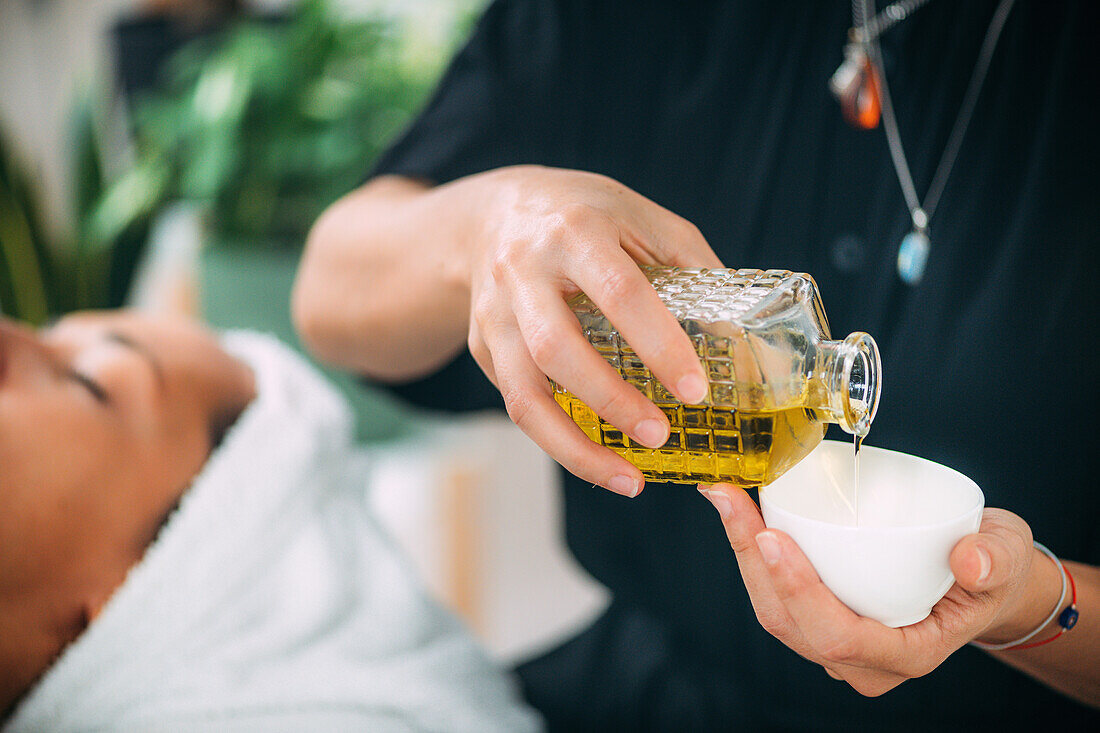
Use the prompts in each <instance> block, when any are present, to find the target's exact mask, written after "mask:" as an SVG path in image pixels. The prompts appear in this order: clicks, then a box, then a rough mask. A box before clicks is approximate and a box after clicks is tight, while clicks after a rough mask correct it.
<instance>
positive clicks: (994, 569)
mask: <svg viewBox="0 0 1100 733" xmlns="http://www.w3.org/2000/svg"><path fill="white" fill-rule="evenodd" d="M700 490H701V491H702V492H703V493H704V495H706V496H707V498H708V499H710V501H711V503H712V504H714V505H715V507H716V508H717V509H718V511H719V513H720V514H721V515H722V523H723V524H724V525H725V527H726V535H727V536H728V537H729V541H730V545H732V547H733V550H734V552H735V553H736V555H737V564H738V565H739V566H740V569H741V577H742V578H744V581H745V587H746V588H747V589H748V591H749V596H750V597H751V599H752V604H753V608H754V609H755V611H756V617H757V619H758V620H759V621H760V623H761V625H762V626H763V627H764V628H765V629H766V630H767V631H768V632H769V633H771V634H772V635H773V636H775V637H776V638H777V639H779V640H780V641H782V642H783V643H784V644H786V645H787V646H789V647H790V648H791V649H793V650H794V651H796V652H798V653H799V654H801V655H802V656H803V657H805V658H806V659H809V660H810V661H812V662H816V663H817V664H820V665H821V666H822V667H824V668H825V671H826V672H827V673H828V674H829V676H831V677H833V678H834V679H838V680H844V681H845V682H847V683H848V684H850V685H851V686H852V687H853V688H855V689H856V690H857V691H858V692H860V693H861V694H863V695H870V696H874V695H881V694H883V693H885V692H887V691H889V690H891V689H893V688H894V687H897V686H898V685H899V684H901V683H902V682H904V681H905V680H907V679H911V678H914V677H920V676H922V675H925V674H928V673H929V672H931V671H932V670H934V669H935V668H936V667H938V666H939V665H940V664H941V663H942V662H943V660H945V659H946V658H947V657H948V656H949V655H951V654H952V653H953V652H954V651H955V650H956V649H958V648H959V647H961V646H963V645H964V644H966V643H968V642H970V641H971V640H973V639H975V638H979V637H981V639H982V640H983V641H990V642H996V641H1007V640H1009V639H1014V638H1018V636H1020V635H1022V634H1026V633H1027V632H1028V631H1029V630H1030V629H1032V628H1034V627H1035V626H1036V625H1037V624H1038V623H1040V622H1041V621H1042V616H1043V615H1044V614H1045V613H1047V612H1048V611H1049V609H1050V608H1051V606H1052V605H1053V603H1054V600H1055V598H1056V596H1055V597H1054V598H1050V599H1049V600H1040V599H1038V596H1040V595H1041V596H1043V597H1044V598H1045V595H1046V592H1047V586H1050V584H1051V583H1056V582H1057V581H1056V580H1053V579H1051V578H1049V577H1047V573H1046V572H1045V570H1044V571H1043V577H1042V578H1039V579H1036V578H1031V577H1030V576H1031V575H1032V559H1033V557H1034V550H1033V547H1032V540H1031V529H1030V528H1029V527H1028V525H1027V523H1026V522H1024V521H1023V520H1022V519H1020V517H1018V516H1016V515H1015V514H1012V513H1011V512H1007V511H1004V510H1001V509H986V510H985V514H984V516H983V519H982V524H981V527H980V529H979V531H978V534H973V535H969V536H967V537H965V538H963V539H962V540H960V541H959V543H958V544H957V545H956V546H955V548H954V550H952V552H951V560H950V562H951V570H952V572H954V574H955V579H956V583H955V585H953V586H952V587H951V590H949V591H948V592H947V595H946V596H944V597H943V599H942V600H941V601H940V602H939V603H937V604H936V606H935V607H934V608H933V609H932V613H931V615H930V616H928V618H926V619H924V620H923V621H921V622H919V623H916V624H913V625H911V626H905V627H902V628H898V629H893V628H889V627H887V626H884V625H882V624H880V623H879V622H877V621H873V620H871V619H869V618H865V617H862V616H859V615H857V614H855V613H854V612H853V611H851V610H850V609H849V608H848V607H847V606H845V605H844V604H843V603H841V601H840V600H839V599H837V597H836V596H835V595H833V593H832V592H831V591H830V590H829V589H828V588H826V587H825V585H824V584H823V583H822V582H821V580H820V579H819V578H818V576H817V573H816V572H815V571H814V569H813V566H812V565H811V564H810V562H809V560H807V559H806V556H805V555H804V554H803V553H802V550H800V549H799V547H798V545H796V544H795V543H794V541H793V540H792V539H791V538H790V537H789V536H788V535H786V534H784V533H783V532H780V531H778V530H773V529H767V528H766V527H765V526H764V520H763V518H762V517H761V515H760V511H759V509H758V508H757V506H756V504H755V502H753V500H752V499H751V498H750V497H749V496H748V494H746V493H745V492H744V491H743V490H742V489H739V488H737V487H735V486H730V485H728V484H716V485H714V486H702V487H700ZM1053 568H1054V566H1053V563H1051V568H1050V569H1051V570H1053ZM1029 585H1030V586H1031V587H1030V588H1029V587H1028V586H1029ZM1036 586H1042V592H1039V590H1038V589H1037V587H1036ZM1051 592H1053V591H1051ZM1036 613H1038V615H1039V618H1038V619H1035V615H1036ZM1028 624H1030V626H1029V625H1028Z"/></svg>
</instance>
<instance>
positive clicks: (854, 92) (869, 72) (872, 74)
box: [829, 43, 882, 130]
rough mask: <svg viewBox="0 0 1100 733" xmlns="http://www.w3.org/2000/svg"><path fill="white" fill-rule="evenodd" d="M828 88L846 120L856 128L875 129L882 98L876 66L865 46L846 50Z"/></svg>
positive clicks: (853, 44) (848, 46) (849, 46)
mask: <svg viewBox="0 0 1100 733" xmlns="http://www.w3.org/2000/svg"><path fill="white" fill-rule="evenodd" d="M829 89H830V90H831V91H832V93H833V96H835V97H836V98H837V101H839V102H840V107H841V109H842V110H843V111H844V119H846V120H847V121H848V124H850V125H852V126H853V127H858V128H860V129H863V130H873V129H875V128H876V127H878V121H879V118H880V117H881V116H882V96H881V92H880V89H881V87H880V85H879V83H878V75H877V72H876V71H875V65H874V64H872V63H871V59H870V58H869V57H868V56H867V52H866V51H864V48H863V45H862V44H859V43H849V44H848V45H847V46H845V47H844V62H843V63H842V64H841V65H840V66H839V67H837V70H836V71H835V72H833V75H832V77H831V78H830V79H829Z"/></svg>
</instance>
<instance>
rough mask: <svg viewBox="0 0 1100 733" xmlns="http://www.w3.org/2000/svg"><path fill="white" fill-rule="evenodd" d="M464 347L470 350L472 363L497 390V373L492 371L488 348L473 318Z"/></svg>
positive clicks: (498, 386)
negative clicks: (475, 363) (475, 364)
mask: <svg viewBox="0 0 1100 733" xmlns="http://www.w3.org/2000/svg"><path fill="white" fill-rule="evenodd" d="M466 347H467V348H468V349H469V350H470V355H471V356H472V357H474V361H475V362H477V365H478V366H479V367H481V371H482V372H484V373H485V376H486V377H488V379H489V381H490V382H492V383H493V386H494V387H496V388H497V389H498V390H499V389H500V385H499V384H497V373H496V370H495V369H493V359H492V356H491V355H490V353H489V347H488V346H486V345H485V340H484V339H482V338H481V328H480V327H479V326H478V325H477V321H475V320H474V319H473V318H471V319H470V331H469V334H468V335H467V336H466Z"/></svg>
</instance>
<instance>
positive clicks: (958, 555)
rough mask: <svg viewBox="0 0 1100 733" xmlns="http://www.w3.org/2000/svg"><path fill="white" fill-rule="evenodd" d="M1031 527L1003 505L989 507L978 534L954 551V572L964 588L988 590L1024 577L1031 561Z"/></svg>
mask: <svg viewBox="0 0 1100 733" xmlns="http://www.w3.org/2000/svg"><path fill="white" fill-rule="evenodd" d="M1031 547H1032V545H1031V528H1030V527H1028V525H1027V523H1026V522H1024V520H1022V519H1020V518H1019V517H1018V516H1016V515H1015V514H1013V513H1012V512H1008V511H1005V510H1003V509H986V510H985V514H984V515H983V518H982V525H981V527H980V528H979V530H978V533H977V534H972V535H967V536H966V537H963V538H962V539H961V540H959V542H958V544H956V545H955V548H954V549H953V550H952V551H951V560H950V562H951V572H953V573H954V574H955V580H956V581H957V582H958V584H959V585H960V586H962V587H963V588H964V589H965V590H968V591H971V592H973V593H986V592H989V591H991V590H993V589H995V588H999V587H1000V586H1003V585H1005V584H1007V583H1011V582H1014V581H1016V580H1018V579H1019V578H1022V577H1023V576H1024V574H1025V573H1026V571H1027V568H1028V566H1029V564H1030V562H1031V557H1032V552H1031Z"/></svg>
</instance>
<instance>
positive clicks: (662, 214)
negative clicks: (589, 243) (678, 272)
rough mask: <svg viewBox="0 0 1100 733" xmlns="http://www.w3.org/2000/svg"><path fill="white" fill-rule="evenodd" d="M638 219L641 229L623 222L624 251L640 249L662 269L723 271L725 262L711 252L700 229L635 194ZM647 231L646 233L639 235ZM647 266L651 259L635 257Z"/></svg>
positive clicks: (635, 210)
mask: <svg viewBox="0 0 1100 733" xmlns="http://www.w3.org/2000/svg"><path fill="white" fill-rule="evenodd" d="M631 193H632V194H633V196H634V197H636V198H632V201H631V203H632V204H633V209H634V214H635V217H636V218H637V219H638V220H639V222H640V224H641V227H633V226H630V224H631V223H632V222H629V221H626V222H623V224H624V226H622V227H621V229H622V234H623V237H622V238H623V242H622V244H623V247H624V248H625V249H626V250H627V251H628V252H629V251H632V250H633V249H635V248H636V249H639V250H641V251H644V252H647V253H648V254H649V255H650V256H651V257H652V258H653V259H654V260H656V261H657V262H658V263H660V264H663V265H673V266H676V267H722V266H723V265H722V260H720V259H718V255H716V254H715V253H714V250H713V249H711V246H710V244H709V243H708V242H707V240H706V237H704V236H703V233H702V232H700V231H699V227H697V226H695V225H694V224H693V223H691V222H690V221H688V220H687V219H685V218H684V217H682V216H679V215H678V214H675V213H673V212H672V211H669V210H668V209H666V208H665V207H663V206H661V205H659V204H657V203H655V202H654V201H651V200H650V199H648V198H646V197H645V196H642V195H641V194H640V193H638V192H636V191H631ZM640 229H644V231H639V230H640ZM634 259H636V260H638V261H640V262H644V261H646V259H648V258H640V257H635V258H634Z"/></svg>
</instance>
